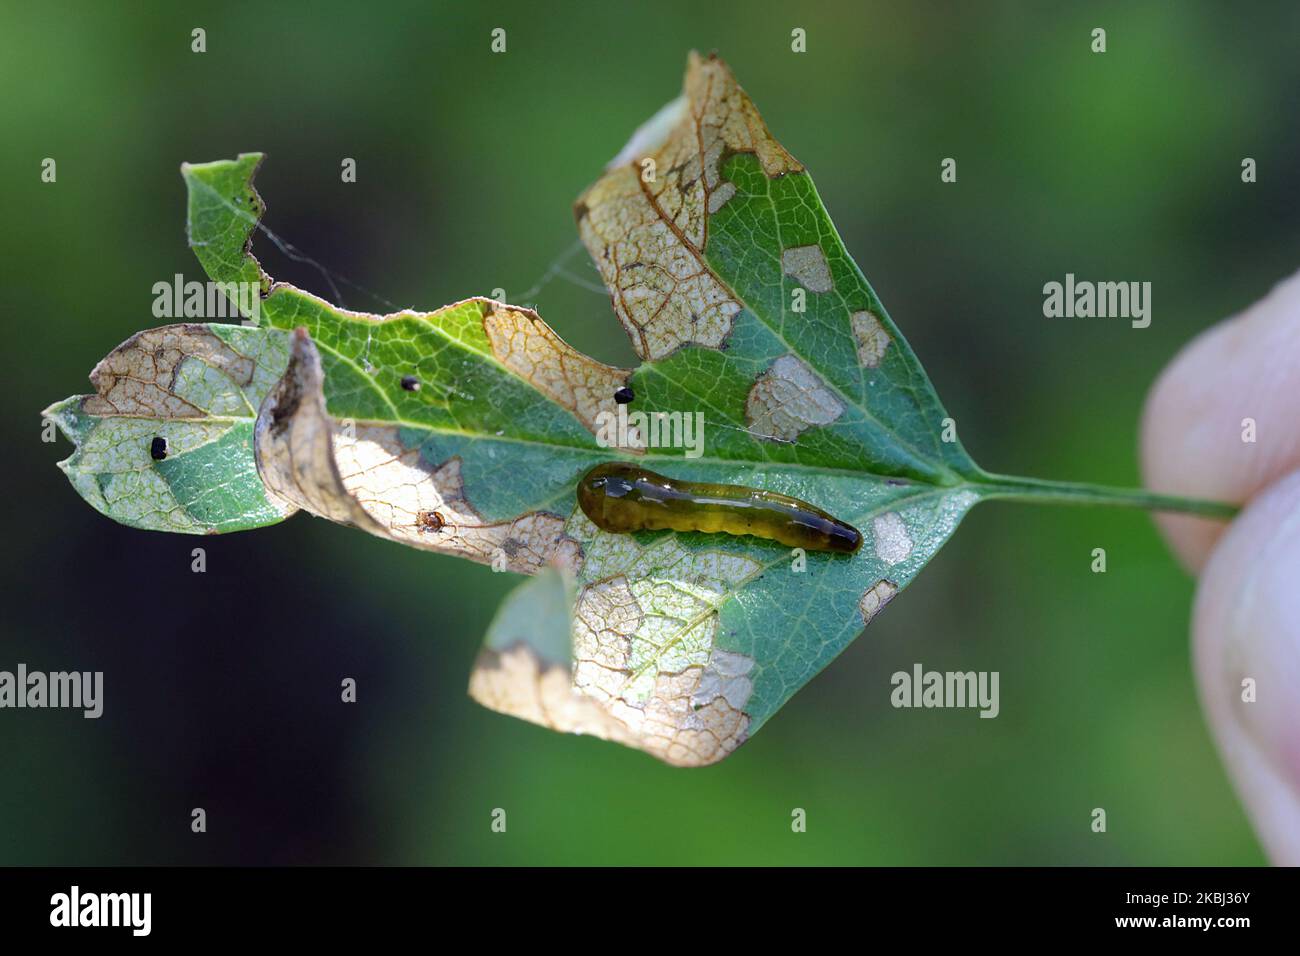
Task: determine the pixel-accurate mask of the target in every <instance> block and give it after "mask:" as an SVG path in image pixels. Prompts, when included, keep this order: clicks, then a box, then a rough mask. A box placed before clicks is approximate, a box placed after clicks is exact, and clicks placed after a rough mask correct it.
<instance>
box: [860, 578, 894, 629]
mask: <svg viewBox="0 0 1300 956" xmlns="http://www.w3.org/2000/svg"><path fill="white" fill-rule="evenodd" d="M897 593H898V585H897V584H895V583H894V582H893V581H886V580H885V579H883V578H882V579H881V580H879V581H877V582H876V583H875V584H873V585H872V586H871V587H869V588H867V590H866V591H864V592H862V597H861V598H860V599H859V600H858V613H860V614H861V615H862V624H863V626H864V627H865V626H866V625H868V624H870V623H871V619H872V618H874V617H875V616H876V615H877V614H879V613H880V611H881V610H882V609H883V608H884V606H885V605H886V604H888V603H889V602H890V601H892V600H893V599H894V595H895V594H897Z"/></svg>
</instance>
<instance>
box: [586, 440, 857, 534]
mask: <svg viewBox="0 0 1300 956" xmlns="http://www.w3.org/2000/svg"><path fill="white" fill-rule="evenodd" d="M578 505H579V507H581V508H582V510H583V513H584V514H586V516H587V517H588V518H590V519H591V521H592V523H593V524H595V525H596V527H598V528H600V529H602V530H604V531H612V532H617V533H623V534H626V533H628V532H631V531H657V530H662V529H668V530H672V531H705V532H719V531H721V532H724V533H726V534H735V535H745V534H750V535H754V536H755V537H758V538H767V539H768V540H771V541H778V542H780V543H781V544H784V545H787V546H789V547H791V548H803V549H805V550H807V551H835V552H838V553H840V554H852V553H854V552H855V551H857V550H858V548H860V547H861V546H862V535H861V534H859V533H858V530H857V529H856V528H854V527H852V526H851V525H847V524H845V523H844V522H843V521H840V520H838V519H836V518H833V517H832V516H831V515H829V514H827V513H826V512H825V511H822V510H821V509H820V508H815V507H813V506H812V505H810V504H808V502H806V501H800V500H799V499H798V498H791V497H790V496H789V495H782V494H777V493H776V492H774V491H761V490H759V489H757V488H747V487H745V486H744V485H719V484H711V483H708V482H699V481H682V480H679V479H676V478H666V477H664V476H663V475H659V474H656V473H655V472H653V471H647V470H645V469H644V468H639V467H637V466H636V465H632V464H629V463H627V462H608V463H606V464H603V465H597V466H596V467H595V468H593V469H591V471H589V472H587V473H586V474H585V475H583V476H582V479H581V480H580V481H579V482H578Z"/></svg>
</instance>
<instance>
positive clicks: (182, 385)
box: [82, 324, 256, 419]
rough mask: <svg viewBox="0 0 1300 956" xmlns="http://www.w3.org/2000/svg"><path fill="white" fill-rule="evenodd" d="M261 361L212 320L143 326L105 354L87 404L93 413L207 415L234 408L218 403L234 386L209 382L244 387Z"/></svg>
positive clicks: (93, 376) (164, 416) (165, 416)
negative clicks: (213, 381)
mask: <svg viewBox="0 0 1300 956" xmlns="http://www.w3.org/2000/svg"><path fill="white" fill-rule="evenodd" d="M255 371H256V363H255V362H254V361H253V360H252V359H250V358H248V357H246V356H243V355H239V354H238V353H236V352H235V351H234V350H233V349H231V348H230V346H228V345H227V344H226V343H225V342H223V341H222V340H221V339H220V338H218V337H217V336H216V335H215V334H214V333H213V332H212V331H211V330H210V329H209V328H208V327H207V326H206V325H196V324H186V325H167V326H163V327H162V328H158V329H150V330H148V331H146V332H139V333H137V334H135V335H133V336H131V337H130V338H129V339H127V340H126V341H125V342H123V343H122V344H121V345H119V346H118V347H117V348H115V349H113V351H112V352H110V353H109V354H108V355H107V356H105V357H104V359H103V361H101V362H100V363H99V364H98V365H96V366H95V369H94V371H92V372H91V373H90V381H91V383H92V384H93V385H94V386H95V392H96V394H95V395H89V396H87V397H86V400H85V402H84V403H83V406H82V407H83V409H84V410H85V411H86V412H88V413H89V414H91V415H103V416H109V415H134V416H140V417H147V418H162V419H169V418H171V419H185V418H205V417H207V416H208V415H210V414H214V413H217V414H221V413H225V412H228V411H229V409H225V408H213V407H211V406H212V405H213V404H216V403H217V402H219V400H220V398H222V397H224V395H225V394H226V392H227V391H228V390H222V389H218V388H214V387H212V386H211V385H209V386H208V387H206V388H205V387H204V386H205V384H206V383H205V382H204V381H203V379H204V378H205V377H209V376H220V377H222V378H224V379H228V380H229V381H230V382H233V383H234V384H235V385H237V386H240V387H243V386H247V385H249V384H251V383H252V381H253V373H254V372H255Z"/></svg>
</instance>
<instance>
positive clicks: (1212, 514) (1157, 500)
mask: <svg viewBox="0 0 1300 956" xmlns="http://www.w3.org/2000/svg"><path fill="white" fill-rule="evenodd" d="M974 487H975V489H976V490H978V491H979V493H980V494H981V495H983V496H984V497H985V498H991V499H999V498H1000V499H1003V500H1008V501H1039V502H1044V503H1050V504H1077V505H1113V506H1116V507H1121V508H1145V509H1147V510H1148V511H1171V512H1178V513H1180V514H1189V515H1198V516H1200V517H1204V518H1218V519H1223V520H1230V519H1231V518H1233V517H1235V516H1236V515H1237V513H1238V512H1239V511H1240V510H1241V508H1240V506H1239V505H1233V504H1228V503H1227V502H1222V501H1205V500H1202V499H1199V498H1181V497H1179V496H1177V495H1161V494H1156V493H1155V492H1151V491H1146V490H1144V489H1141V488H1110V487H1107V486H1105V485H1090V484H1084V483H1081V482H1073V481H1046V480H1043V479H1041V478H1021V477H1018V476H1015V475H991V474H987V473H985V474H984V475H983V476H982V477H981V480H980V481H979V482H978V483H976V484H975V485H974Z"/></svg>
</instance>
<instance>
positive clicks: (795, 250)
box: [781, 246, 835, 293]
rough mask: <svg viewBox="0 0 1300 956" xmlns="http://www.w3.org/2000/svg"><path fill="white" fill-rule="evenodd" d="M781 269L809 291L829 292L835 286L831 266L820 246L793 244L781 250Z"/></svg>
mask: <svg viewBox="0 0 1300 956" xmlns="http://www.w3.org/2000/svg"><path fill="white" fill-rule="evenodd" d="M781 271H782V272H784V273H785V274H786V275H788V276H790V277H791V278H792V279H794V280H795V281H796V282H798V283H799V284H800V285H801V286H803V287H804V288H805V289H807V290H808V291H809V292H818V293H821V292H830V291H831V290H832V289H834V288H835V282H834V280H833V279H831V267H830V264H829V263H827V261H826V253H824V252H822V247H821V246H793V247H791V248H789V249H785V250H782V252H781Z"/></svg>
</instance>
